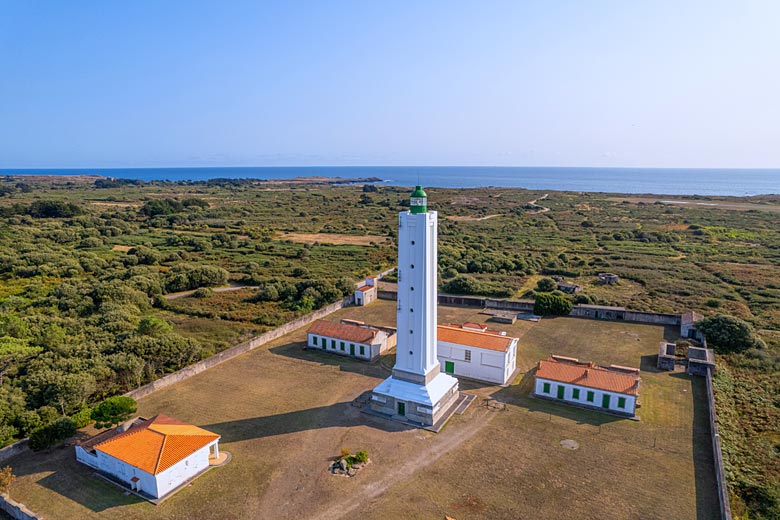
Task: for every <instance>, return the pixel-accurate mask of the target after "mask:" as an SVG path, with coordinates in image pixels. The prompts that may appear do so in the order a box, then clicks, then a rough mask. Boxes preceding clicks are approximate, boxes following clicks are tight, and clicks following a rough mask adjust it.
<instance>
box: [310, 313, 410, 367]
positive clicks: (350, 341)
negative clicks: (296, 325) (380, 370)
mask: <svg viewBox="0 0 780 520" xmlns="http://www.w3.org/2000/svg"><path fill="white" fill-rule="evenodd" d="M394 346H395V334H394V333H393V332H391V331H390V329H387V328H381V327H373V326H371V325H366V324H363V323H356V322H351V323H349V322H347V323H345V322H344V321H342V322H341V323H336V322H335V321H328V320H317V321H315V322H314V323H312V324H311V326H310V327H309V330H308V334H307V340H306V347H307V348H315V349H320V350H322V351H324V352H330V353H331V354H339V355H342V356H351V357H354V358H358V359H363V360H367V361H372V360H374V359H376V358H378V357H379V356H380V355H381V354H383V353H384V352H386V351H387V350H389V349H390V348H392V347H394Z"/></svg>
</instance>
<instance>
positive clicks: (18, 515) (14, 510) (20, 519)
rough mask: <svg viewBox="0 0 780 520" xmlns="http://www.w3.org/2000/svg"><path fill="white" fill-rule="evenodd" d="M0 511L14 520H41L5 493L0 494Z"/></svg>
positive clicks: (41, 518)
mask: <svg viewBox="0 0 780 520" xmlns="http://www.w3.org/2000/svg"><path fill="white" fill-rule="evenodd" d="M17 444H18V443H17ZM12 446H13V445H12ZM0 511H3V512H5V513H6V514H8V516H10V517H11V518H13V519H14V520H43V517H42V516H38V515H36V514H35V513H33V512H32V511H30V510H29V509H27V507H26V506H25V505H24V504H20V503H19V502H17V501H15V500H12V499H11V497H9V496H8V495H6V494H5V493H0Z"/></svg>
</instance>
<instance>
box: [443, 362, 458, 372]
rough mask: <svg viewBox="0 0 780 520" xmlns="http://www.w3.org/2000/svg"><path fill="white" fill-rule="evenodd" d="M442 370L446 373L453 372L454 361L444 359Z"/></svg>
mask: <svg viewBox="0 0 780 520" xmlns="http://www.w3.org/2000/svg"><path fill="white" fill-rule="evenodd" d="M444 371H445V372H446V373H448V374H454V373H455V362H454V361H445V362H444Z"/></svg>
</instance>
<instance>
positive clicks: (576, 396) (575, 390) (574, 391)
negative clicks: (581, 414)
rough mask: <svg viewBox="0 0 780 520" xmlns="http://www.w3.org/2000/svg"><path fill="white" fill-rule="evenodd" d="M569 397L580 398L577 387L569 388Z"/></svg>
mask: <svg viewBox="0 0 780 520" xmlns="http://www.w3.org/2000/svg"><path fill="white" fill-rule="evenodd" d="M571 398H572V399H579V398H580V389H579V388H572V389H571Z"/></svg>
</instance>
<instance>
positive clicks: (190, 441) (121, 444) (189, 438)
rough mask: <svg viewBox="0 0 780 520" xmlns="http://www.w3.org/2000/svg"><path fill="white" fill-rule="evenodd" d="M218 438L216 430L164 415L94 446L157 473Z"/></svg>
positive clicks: (137, 466) (139, 467) (132, 464)
mask: <svg viewBox="0 0 780 520" xmlns="http://www.w3.org/2000/svg"><path fill="white" fill-rule="evenodd" d="M216 439H219V435H217V434H216V433H212V432H210V431H207V430H204V429H203V428H198V427H197V426H193V425H191V424H187V423H185V422H182V421H179V420H178V419H174V418H172V417H168V416H167V415H162V414H160V415H158V416H156V417H153V418H151V419H149V420H148V421H144V422H142V423H140V424H138V425H136V426H133V427H131V428H130V429H128V430H127V431H125V432H122V433H120V434H118V435H115V436H113V437H111V438H110V439H108V440H106V441H103V442H101V443H98V444H96V445H95V446H94V449H95V450H98V451H102V452H103V453H106V454H107V455H111V456H112V457H114V458H116V459H119V460H121V461H123V462H126V463H128V464H130V465H131V466H134V467H136V468H138V469H140V470H143V471H146V472H147V473H151V474H152V475H157V474H159V473H161V472H163V471H165V470H166V469H168V468H170V467H171V466H173V465H174V464H176V463H177V462H180V461H182V460H184V459H185V458H186V457H188V456H190V455H191V454H193V453H195V452H196V451H198V450H199V449H201V448H203V447H204V446H206V445H208V444H209V443H211V442H213V441H214V440H216Z"/></svg>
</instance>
